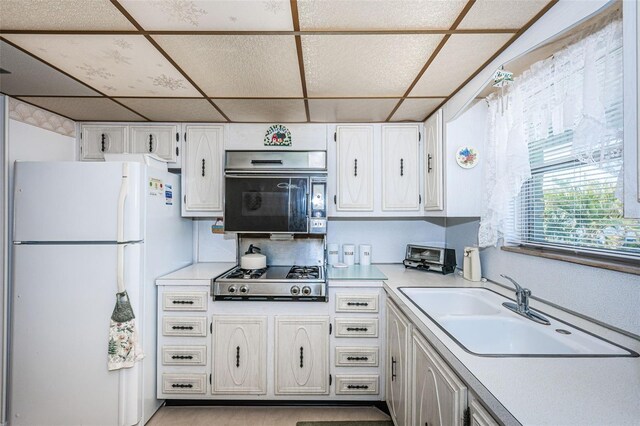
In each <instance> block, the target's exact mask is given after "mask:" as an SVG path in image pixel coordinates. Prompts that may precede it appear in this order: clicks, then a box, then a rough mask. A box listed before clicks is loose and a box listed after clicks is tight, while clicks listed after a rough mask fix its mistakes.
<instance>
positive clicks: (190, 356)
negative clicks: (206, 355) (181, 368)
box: [171, 355, 193, 359]
mask: <svg viewBox="0 0 640 426" xmlns="http://www.w3.org/2000/svg"><path fill="white" fill-rule="evenodd" d="M171 358H172V359H193V355H173V356H172V357H171Z"/></svg>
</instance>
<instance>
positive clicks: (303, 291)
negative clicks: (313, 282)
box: [302, 285, 311, 296]
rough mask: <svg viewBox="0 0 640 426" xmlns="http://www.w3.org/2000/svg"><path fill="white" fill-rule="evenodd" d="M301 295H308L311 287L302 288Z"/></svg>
mask: <svg viewBox="0 0 640 426" xmlns="http://www.w3.org/2000/svg"><path fill="white" fill-rule="evenodd" d="M302 294H304V295H305V296H308V295H310V294H311V287H309V286H308V285H305V286H304V287H302Z"/></svg>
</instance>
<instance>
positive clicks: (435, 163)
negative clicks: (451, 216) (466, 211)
mask: <svg viewBox="0 0 640 426" xmlns="http://www.w3.org/2000/svg"><path fill="white" fill-rule="evenodd" d="M424 133H425V141H426V142H425V160H424V176H425V181H424V188H425V189H424V191H425V197H424V209H425V210H442V209H443V208H444V206H443V204H444V202H443V193H444V190H443V179H442V174H443V173H442V172H443V171H442V143H443V141H442V109H439V110H438V111H437V112H436V113H435V114H433V115H432V116H431V117H429V119H428V120H427V121H426V122H425V123H424Z"/></svg>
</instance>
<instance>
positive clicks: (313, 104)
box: [309, 99, 399, 123]
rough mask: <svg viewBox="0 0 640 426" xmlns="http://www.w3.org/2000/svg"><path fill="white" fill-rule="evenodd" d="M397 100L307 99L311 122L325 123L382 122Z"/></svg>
mask: <svg viewBox="0 0 640 426" xmlns="http://www.w3.org/2000/svg"><path fill="white" fill-rule="evenodd" d="M398 101H399V99H309V115H310V116H311V121H317V122H325V123H345V122H369V121H384V120H386V119H387V117H388V116H389V114H390V113H391V111H392V110H393V107H395V106H396V104H397V103H398Z"/></svg>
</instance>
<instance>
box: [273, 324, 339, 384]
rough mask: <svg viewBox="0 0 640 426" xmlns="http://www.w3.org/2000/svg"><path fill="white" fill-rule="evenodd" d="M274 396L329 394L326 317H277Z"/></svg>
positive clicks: (327, 327) (327, 328)
mask: <svg viewBox="0 0 640 426" xmlns="http://www.w3.org/2000/svg"><path fill="white" fill-rule="evenodd" d="M275 322H276V325H275V328H276V342H275V360H276V371H275V393H276V394H277V395H278V394H327V393H329V317H328V316H322V317H282V316H277V317H276V319H275Z"/></svg>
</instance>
